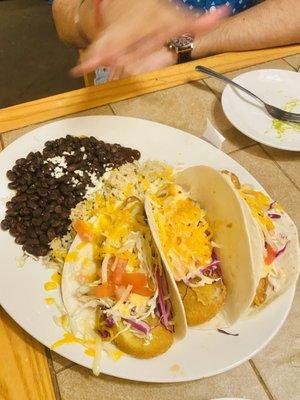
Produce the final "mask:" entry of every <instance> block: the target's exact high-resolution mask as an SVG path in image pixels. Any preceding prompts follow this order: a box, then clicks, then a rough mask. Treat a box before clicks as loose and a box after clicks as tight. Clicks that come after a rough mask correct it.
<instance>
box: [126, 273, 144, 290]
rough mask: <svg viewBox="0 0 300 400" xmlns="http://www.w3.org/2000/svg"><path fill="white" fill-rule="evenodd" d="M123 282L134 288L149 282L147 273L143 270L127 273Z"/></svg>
mask: <svg viewBox="0 0 300 400" xmlns="http://www.w3.org/2000/svg"><path fill="white" fill-rule="evenodd" d="M122 284H123V285H124V286H127V285H132V286H133V287H134V288H136V287H137V288H140V287H144V286H146V285H147V284H148V280H147V275H146V274H144V273H143V272H132V273H130V274H129V273H125V274H124V275H123V276H122Z"/></svg>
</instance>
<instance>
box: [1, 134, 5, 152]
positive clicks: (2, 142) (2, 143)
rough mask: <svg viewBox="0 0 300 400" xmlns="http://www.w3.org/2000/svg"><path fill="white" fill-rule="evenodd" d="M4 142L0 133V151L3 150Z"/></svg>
mask: <svg viewBox="0 0 300 400" xmlns="http://www.w3.org/2000/svg"><path fill="white" fill-rule="evenodd" d="M4 147H5V146H4V141H3V137H2V133H0V151H1V150H3V149H4Z"/></svg>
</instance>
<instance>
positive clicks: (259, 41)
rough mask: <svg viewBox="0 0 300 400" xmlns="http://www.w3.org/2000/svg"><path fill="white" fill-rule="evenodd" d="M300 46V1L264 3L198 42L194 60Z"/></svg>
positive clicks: (222, 25)
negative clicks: (287, 46)
mask: <svg viewBox="0 0 300 400" xmlns="http://www.w3.org/2000/svg"><path fill="white" fill-rule="evenodd" d="M294 43H300V1H299V0H265V1H264V2H262V3H260V4H258V5H256V6H254V7H252V8H250V9H248V10H246V11H243V12H242V13H240V14H237V15H236V16H234V17H231V18H228V19H227V20H225V21H223V22H222V23H221V24H220V25H219V26H218V27H217V28H216V29H215V30H213V31H211V32H208V33H207V34H206V35H204V36H201V37H198V38H197V39H196V46H195V51H194V54H193V57H194V58H199V57H204V56H208V55H212V54H217V53H224V52H228V51H244V50H255V49H263V48H269V47H275V46H283V45H287V44H294Z"/></svg>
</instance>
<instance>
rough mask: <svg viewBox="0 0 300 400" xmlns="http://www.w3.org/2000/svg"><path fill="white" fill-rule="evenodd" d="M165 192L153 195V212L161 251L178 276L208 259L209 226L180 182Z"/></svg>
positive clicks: (209, 256)
mask: <svg viewBox="0 0 300 400" xmlns="http://www.w3.org/2000/svg"><path fill="white" fill-rule="evenodd" d="M165 192H166V194H163V195H162V196H161V195H160V194H157V195H155V196H152V200H153V203H154V204H155V205H156V207H155V208H154V216H155V220H156V223H157V226H158V230H159V236H160V240H161V243H162V246H163V249H164V253H165V255H166V257H167V259H168V261H169V263H170V266H171V267H172V268H173V273H174V276H175V279H176V280H181V279H183V278H184V277H185V276H186V275H187V274H188V273H189V272H190V271H191V270H193V269H195V268H196V267H197V266H198V267H200V266H205V265H208V264H209V263H210V261H211V256H212V249H213V246H212V243H211V241H212V230H211V227H210V226H209V223H208V220H207V217H206V214H205V211H204V210H202V209H201V208H200V206H199V205H198V204H197V203H195V202H194V201H192V200H191V199H189V198H188V196H187V195H185V194H183V193H182V189H181V188H180V187H179V186H176V185H173V184H172V185H169V186H168V187H167V188H166V189H165ZM176 259H177V260H178V262H176Z"/></svg>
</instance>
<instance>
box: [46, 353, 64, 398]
mask: <svg viewBox="0 0 300 400" xmlns="http://www.w3.org/2000/svg"><path fill="white" fill-rule="evenodd" d="M45 353H46V356H47V362H48V367H49V372H50V376H51V381H52V386H53V390H54V394H55V397H56V400H62V397H61V393H60V389H59V385H58V381H57V376H56V373H55V369H54V365H53V361H52V357H51V353H50V350H49V349H48V348H46V347H45Z"/></svg>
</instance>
